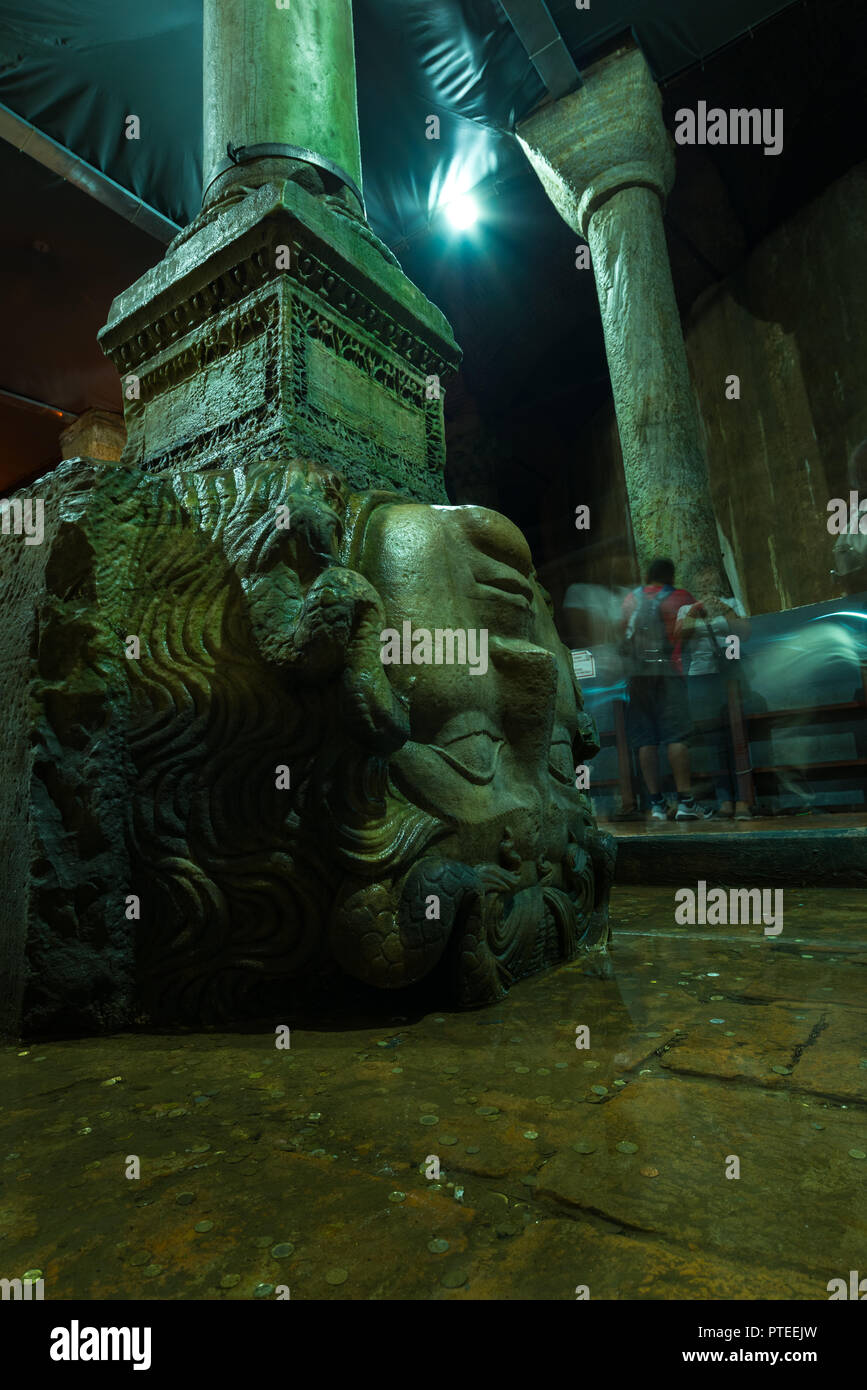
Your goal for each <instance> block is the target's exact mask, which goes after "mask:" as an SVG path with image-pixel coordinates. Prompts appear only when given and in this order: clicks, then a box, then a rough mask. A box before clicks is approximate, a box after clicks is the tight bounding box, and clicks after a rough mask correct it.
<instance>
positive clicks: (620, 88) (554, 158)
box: [517, 45, 674, 237]
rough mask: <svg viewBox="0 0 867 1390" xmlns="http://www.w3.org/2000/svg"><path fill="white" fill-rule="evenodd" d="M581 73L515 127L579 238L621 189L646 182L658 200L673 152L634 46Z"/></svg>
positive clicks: (668, 180)
mask: <svg viewBox="0 0 867 1390" xmlns="http://www.w3.org/2000/svg"><path fill="white" fill-rule="evenodd" d="M583 76H584V85H583V87H581V88H579V90H578V91H577V92H570V94H569V95H568V96H565V97H561V98H560V99H559V100H558V101H554V102H550V103H549V104H548V105H547V106H543V107H542V108H541V109H540V110H538V111H536V112H535V113H534V114H533V115H532V116H529V117H528V118H527V120H525V121H523V122H522V123H521V124H520V125H519V126H518V131H517V134H518V139H519V141H520V142H521V146H522V148H523V150H524V153H525V154H526V156H527V158H528V159H529V161H530V163H531V164H532V166H533V168H534V169H535V171H536V173H537V175H538V176H539V180H540V182H541V184H542V187H543V188H544V189H545V192H546V193H547V194H548V197H549V198H550V199H551V202H552V203H553V204H554V206H555V208H556V209H557V211H558V212H559V213H560V216H561V217H562V218H563V219H564V221H566V222H568V224H569V226H570V227H573V228H574V229H575V231H576V232H579V233H580V234H581V236H584V237H586V235H587V228H588V226H589V223H590V219H591V217H592V216H593V213H594V212H595V211H596V209H597V208H599V207H601V206H602V204H603V203H605V202H607V201H608V199H609V198H611V197H613V195H614V194H615V193H618V192H620V190H621V189H624V188H633V187H647V188H652V189H654V191H655V192H656V193H657V194H658V195H659V198H660V201H661V202H662V203H663V204H664V203H665V199H666V197H667V195H668V193H669V191H670V189H671V186H672V184H673V182H674V151H673V148H672V143H671V139H670V137H669V134H668V132H667V130H666V128H665V125H664V124H663V120H662V99H661V97H660V94H659V89H658V87H657V86H656V83H655V82H654V80H653V77H652V75H651V72H650V69H649V68H648V66H647V63H646V61H645V59H644V55H643V53H642V52H641V50H640V49H639V48H637V47H635V46H634V45H629V46H626V47H623V48H618V49H616V50H615V52H613V53H610V54H608V55H607V56H606V57H605V58H603V59H601V60H600V61H599V62H598V63H594V64H593V65H592V66H591V67H590V68H588V69H587V71H586V72H585V73H584V74H583Z"/></svg>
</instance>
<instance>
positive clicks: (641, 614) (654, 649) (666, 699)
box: [621, 558, 703, 821]
mask: <svg viewBox="0 0 867 1390" xmlns="http://www.w3.org/2000/svg"><path fill="white" fill-rule="evenodd" d="M694 602H695V600H694V598H693V596H692V594H690V593H689V592H688V591H687V590H686V589H676V588H675V587H674V563H673V562H672V561H671V560H667V559H663V558H660V559H656V560H653V561H652V562H651V564H650V565H649V566H648V569H647V575H646V578H645V583H644V584H643V585H641V586H639V587H638V588H637V589H633V591H632V592H631V593H629V594H627V595H626V598H625V599H624V600H623V610H622V616H621V623H622V630H623V641H622V651H623V656H624V661H625V665H626V673H627V677H628V696H629V706H628V709H627V712H626V728H627V734H628V737H629V742H630V745H631V747H632V748H637V749H638V761H639V764H640V767H641V772H642V776H643V777H644V780H645V783H646V784H647V790H648V792H649V793H650V813H651V815H652V816H653V818H654V820H667V819H668V811H667V808H666V805H665V801H664V800H663V797H662V791H661V781H660V771H659V749H660V747H661V746H662V745H665V746H666V747H667V749H668V761H669V764H670V766H671V771H672V775H673V776H674V783H675V786H676V787H677V796H678V804H677V812H676V815H675V820H679V821H686V820H700V819H701V818H702V816H703V812H702V811H700V809H699V807H698V806H697V805H696V802H695V798H694V797H693V795H692V782H691V775H690V764H689V747H688V744H687V740H688V739H689V737H690V734H691V732H692V722H691V719H690V714H689V703H688V701H687V697H686V681H685V679H684V676H683V669H682V667H681V664H680V643H679V641H678V638H677V635H676V632H675V629H676V627H677V616H678V613H679V612H680V610H681V609H682V608H683V607H684V605H687V606H690V605H692V604H693V603H694Z"/></svg>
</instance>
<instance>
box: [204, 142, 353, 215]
mask: <svg viewBox="0 0 867 1390" xmlns="http://www.w3.org/2000/svg"><path fill="white" fill-rule="evenodd" d="M253 159H300V160H302V161H303V163H305V164H314V165H316V167H317V168H319V169H324V170H325V172H326V173H327V174H333V175H334V177H335V178H337V179H339V180H340V182H341V183H343V184H345V185H346V187H347V188H348V189H349V191H350V193H354V194H355V196H356V198H357V199H358V201H359V203H360V204H361V210H362V212H363V213H364V216H365V217H367V210H366V208H365V206H364V195H363V194H362V192H361V189H360V188H359V187H358V184H357V183H356V182H355V180H354V179H351V178H350V177H349V175H348V174H347V172H346V170H345V169H341V167H340V165H339V164H335V163H334V161H333V160H332V159H327V158H326V157H325V155H322V154H317V153H316V151H315V150H308V149H305V148H304V147H303V146H302V145H281V144H266V145H239V146H237V147H236V146H235V145H233V144H232V142H231V140H230V141H229V143H228V145H227V146H226V158H225V159H221V160H220V162H219V164H217V165H216V166H215V168H213V169H212V170H211V173H210V176H209V178H208V181H207V183H206V184H205V192H207V190H208V189H209V188H210V186H211V184H212V183H213V182H214V180H215V179H217V178H219V176H220V174H224V173H225V172H226V170H227V169H231V168H233V167H234V166H235V165H237V164H249V163H250V161H251V160H253Z"/></svg>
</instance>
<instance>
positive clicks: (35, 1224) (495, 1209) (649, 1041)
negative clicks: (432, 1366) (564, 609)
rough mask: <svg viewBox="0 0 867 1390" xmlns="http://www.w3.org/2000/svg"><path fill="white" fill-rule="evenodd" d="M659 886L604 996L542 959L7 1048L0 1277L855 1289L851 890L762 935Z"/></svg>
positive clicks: (469, 1294)
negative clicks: (486, 988)
mask: <svg viewBox="0 0 867 1390" xmlns="http://www.w3.org/2000/svg"><path fill="white" fill-rule="evenodd" d="M673 894H674V890H673V889H671V888H647V889H641V890H635V891H628V890H625V889H617V891H616V893H615V898H614V904H615V905H614V911H613V923H614V930H615V940H614V946H613V951H612V957H611V963H612V973H611V976H610V978H608V979H594V978H590V977H588V976H586V975H585V974H584V973H583V971H582V970H581V968H580V967H576V966H574V965H572V966H566V967H562V968H560V969H558V970H555V971H551V972H549V973H547V974H545V975H542V976H538V977H536V978H534V979H531V980H526V981H523V982H521V983H519V984H518V985H516V986H515V987H514V988H513V990H512V992H511V994H510V995H509V997H508V998H507V999H506V1000H504V1001H503V1002H502V1003H501V1004H500V1005H498V1006H496V1007H493V1008H489V1009H485V1010H482V1011H479V1012H473V1013H468V1014H454V1013H450V1012H447V1011H446V1010H441V1011H440V1012H431V1013H429V1014H426V1015H425V1016H423V1017H420V1018H415V1019H404V1018H401V1017H398V1018H394V1017H391V1018H389V1017H388V1015H387V1014H384V1015H383V1021H381V1022H380V1023H378V1024H377V1025H376V1026H373V1027H369V1026H364V1027H355V1026H352V1025H350V1026H347V1027H344V1029H343V1030H342V1031H336V1030H334V1029H331V1030H329V1031H319V1030H315V1029H312V1028H294V1027H293V1028H292V1031H291V1046H290V1047H289V1049H288V1050H279V1049H277V1048H276V1047H275V1040H274V1034H273V1032H269V1031H268V1030H267V1029H266V1028H264V1027H262V1028H260V1029H258V1030H255V1031H254V1030H251V1031H250V1032H248V1033H240V1032H236V1033H221V1034H216V1033H206V1034H176V1035H171V1036H169V1035H165V1034H158V1033H142V1034H137V1035H133V1034H126V1035H123V1036H117V1037H111V1038H101V1039H84V1040H76V1041H60V1042H43V1043H36V1044H33V1045H28V1044H27V1043H22V1044H20V1045H18V1046H7V1047H6V1048H5V1049H3V1050H2V1052H0V1100H2V1108H0V1275H2V1276H3V1277H8V1278H14V1277H17V1276H21V1275H23V1274H24V1273H25V1271H30V1270H41V1271H42V1275H43V1277H44V1280H45V1296H46V1299H49V1298H51V1299H69V1298H88V1299H107V1298H116V1299H255V1298H275V1299H276V1298H278V1297H284V1298H285V1297H286V1296H287V1294H286V1290H288V1296H289V1297H291V1298H294V1299H298V1298H300V1299H331V1298H334V1299H395V1298H405V1299H441V1298H448V1299H489V1300H493V1299H574V1298H575V1297H576V1289H577V1288H578V1287H579V1286H584V1287H586V1289H587V1290H588V1292H589V1296H590V1297H591V1298H594V1299H725V1298H735V1299H736V1298H747V1297H752V1298H770V1299H795V1298H807V1299H818V1300H825V1299H827V1297H828V1293H827V1284H828V1281H829V1280H830V1279H833V1278H839V1277H842V1278H844V1279H846V1280H848V1277H849V1271H850V1270H852V1269H856V1270H860V1271H861V1272H862V1274H863V1273H867V988H865V982H867V922H865V909H864V903H863V892H862V891H861V890H857V889H852V890H843V891H837V892H829V891H827V890H822V891H819V890H798V889H791V890H789V889H787V890H786V899H785V901H786V915H785V928H784V931H783V934H782V935H781V936H779V937H776V938H770V937H764V936H763V935H762V934H761V933H762V929H761V927H740V928H739V927H718V928H714V927H679V926H676V925H675V924H674V916H673ZM287 1021H288V1020H287ZM580 1025H586V1026H587V1027H588V1028H589V1047H587V1048H581V1049H579V1048H576V1045H575V1043H576V1028H578V1027H579V1026H580ZM130 1155H136V1156H137V1157H138V1158H139V1160H140V1165H141V1176H140V1177H139V1178H137V1179H136V1178H130V1177H127V1175H126V1174H127V1171H128V1167H129V1165H128V1157H129V1156H130ZM434 1159H436V1160H438V1165H439V1170H438V1171H439V1175H438V1176H437V1175H436V1168H437V1165H436V1162H435V1161H434ZM733 1160H737V1162H738V1163H739V1170H740V1176H739V1177H734V1176H727V1172H729V1173H731V1172H733V1170H734V1167H735V1166H736V1165H735V1164H734V1162H733ZM33 1277H36V1276H33Z"/></svg>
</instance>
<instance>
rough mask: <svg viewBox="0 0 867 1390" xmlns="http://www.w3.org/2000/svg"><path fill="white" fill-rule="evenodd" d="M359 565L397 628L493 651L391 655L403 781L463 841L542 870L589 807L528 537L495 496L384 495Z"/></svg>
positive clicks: (575, 715)
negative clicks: (578, 786)
mask: <svg viewBox="0 0 867 1390" xmlns="http://www.w3.org/2000/svg"><path fill="white" fill-rule="evenodd" d="M359 569H360V570H361V572H362V574H363V575H364V577H365V578H366V579H367V580H369V582H370V583H371V585H372V586H373V588H374V589H375V590H376V592H377V594H378V595H379V598H380V600H381V602H382V605H383V609H384V611H385V619H386V624H387V627H388V628H389V629H391V630H399V631H403V630H404V625H405V624H407V623H409V624H411V630H412V631H413V632H431V633H436V631H437V630H441V631H446V632H460V633H466V634H468V641H467V644H466V646H467V653H468V657H469V656H471V655H472V653H473V651H474V650H475V651H476V652H477V653H478V652H479V651H482V652H486V653H487V661H486V663H484V665H483V664H482V663H481V662H477V663H476V665H475V667H474V666H473V664H471V662H470V661H469V660H465V661H464V662H463V663H458V662H456V661H452V662H449V661H448V657H449V656H456V655H458V654H459V652H458V651H457V650H453V651H448V650H446V651H445V652H444V653H443V656H444V659H443V660H442V661H441V663H437V662H436V660H435V659H434V660H430V661H428V660H421V661H418V662H412V663H409V662H406V661H402V662H397V663H392V664H389V666H388V668H387V670H388V678H389V681H390V682H391V685H392V688H393V689H394V691H395V693H396V694H397V696H398V698H399V699H400V700H401V702H402V703H403V704H404V706H405V707H406V709H407V712H408V719H409V737H408V739H407V741H406V742H405V743H404V744H403V746H402V747H401V748H399V749H397V750H396V751H395V753H394V754H393V756H392V759H391V773H392V777H393V779H394V781H395V783H396V785H397V786H398V787H399V788H400V789H401V791H402V792H403V793H404V794H405V795H406V796H407V797H408V798H409V799H410V800H411V801H413V802H415V803H416V804H418V805H424V806H426V807H428V808H429V809H430V810H432V811H433V813H434V814H435V815H437V816H438V817H439V818H440V819H441V820H442V821H443V822H444V823H452V824H453V825H454V827H455V831H454V834H455V837H456V841H457V843H456V846H455V848H456V849H457V851H458V852H459V853H461V854H464V855H467V854H470V855H472V857H473V859H474V860H475V861H477V862H491V863H496V862H500V861H501V859H505V860H507V861H508V863H509V864H510V865H512V864H513V862H517V861H518V860H520V861H521V863H522V864H523V865H525V868H524V871H523V878H524V879H526V881H527V882H530V881H532V880H533V878H534V876H535V875H536V871H535V869H534V867H533V866H534V865H535V864H536V862H537V861H539V860H546V861H547V860H550V859H552V858H553V859H555V860H558V859H559V858H560V857H561V856H562V854H563V852H564V848H565V843H566V839H567V822H568V818H569V815H570V814H572V815H574V813H575V812H576V810H577V809H578V807H577V801H578V799H577V797H575V798H572V797H569V796H567V797H566V798H565V799H564V798H563V796H561V795H560V794H559V789H561V788H566V789H569V788H573V787H574V784H575V760H574V753H573V745H574V744H575V742H576V739H577V738H578V728H579V711H578V707H577V702H576V697H575V691H574V687H573V683H572V679H571V672H570V669H569V665H568V656H567V654H566V652H565V650H564V649H563V647H562V644H561V643H560V642H559V640H558V638H557V634H556V632H555V630H554V627H553V623H552V622H551V619H550V615H549V613H548V609H547V607H546V604H545V602H544V598H543V595H542V592H541V590H540V589H539V586H538V584H537V583H536V581H535V578H534V574H533V566H532V560H531V556H530V551H529V547H528V546H527V542H526V541H525V539H524V537H523V535H522V534H521V532H520V531H519V530H518V529H517V527H516V526H513V525H512V523H511V522H510V521H508V520H507V519H506V518H505V517H504V516H500V515H499V514H498V513H496V512H492V511H488V510H487V509H486V508H482V507H432V506H421V505H407V504H401V503H398V504H395V505H383V506H380V507H378V508H377V509H376V511H375V512H374V513H373V515H372V516H371V517H370V519H369V521H368V523H367V526H366V528H365V533H364V537H363V542H362V546H361V552H360V557H359ZM473 634H483V635H484V640H481V641H476V642H475V643H474V642H473V641H472V635H473ZM404 654H405V655H408V654H409V653H406V652H405V653H404ZM421 655H422V656H424V652H422V653H421ZM432 655H433V656H434V658H435V656H436V647H435V644H434V645H433V651H432ZM578 761H580V758H579V759H578ZM555 789H557V793H556V795H555ZM552 804H557V805H559V806H560V808H561V809H560V821H561V822H562V823H560V824H558V823H557V816H556V815H554V814H552ZM567 808H568V809H567ZM441 848H442V847H441Z"/></svg>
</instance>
